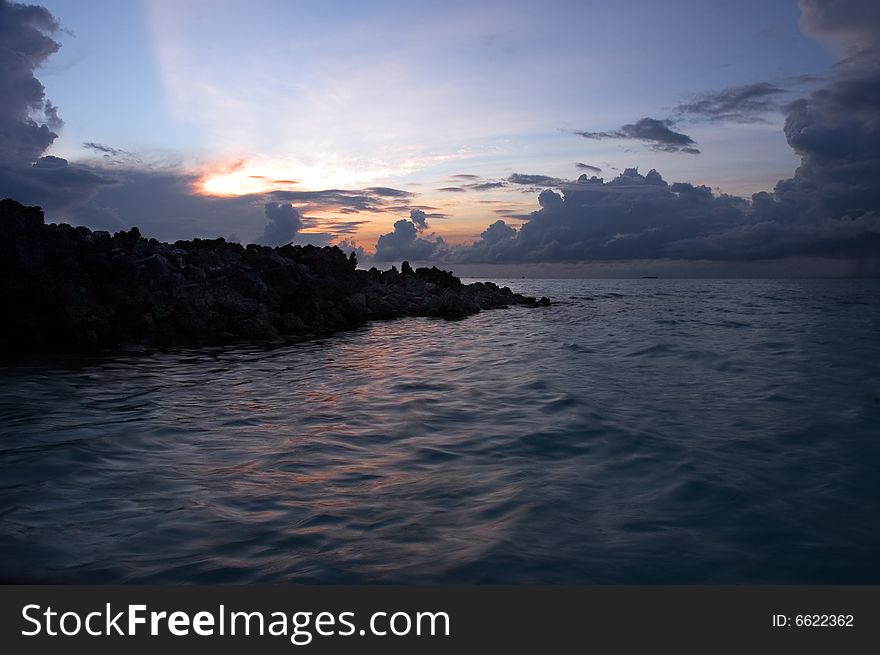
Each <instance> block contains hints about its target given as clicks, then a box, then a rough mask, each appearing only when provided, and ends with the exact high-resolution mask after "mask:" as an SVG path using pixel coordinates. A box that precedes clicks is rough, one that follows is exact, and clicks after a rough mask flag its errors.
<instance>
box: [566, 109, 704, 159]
mask: <svg viewBox="0 0 880 655" xmlns="http://www.w3.org/2000/svg"><path fill="white" fill-rule="evenodd" d="M674 126H675V123H674V122H673V121H672V120H670V119H668V118H667V119H662V120H661V119H657V118H642V119H640V120H638V121H636V122H635V123H628V124H626V125H623V126H621V127H620V129H618V130H614V131H611V132H586V131H583V130H575V134H577V135H578V136H582V137H584V138H585V139H593V140H603V139H628V140H632V141H641V142H643V143H645V144H647V145H648V146H649V147H650V148H651V149H652V150H656V151H658V152H684V153H687V154H689V155H698V154H700V151H699V150H698V149H697V147H696V142H695V141H694V140H693V139H692V138H691V137H689V136H688V135H687V134H684V133H682V132H676V131H675V130H673V129H672V128H673V127H674Z"/></svg>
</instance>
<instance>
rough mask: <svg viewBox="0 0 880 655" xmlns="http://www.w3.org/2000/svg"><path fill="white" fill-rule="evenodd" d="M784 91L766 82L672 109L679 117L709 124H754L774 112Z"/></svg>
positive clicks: (706, 96) (702, 97) (737, 88)
mask: <svg viewBox="0 0 880 655" xmlns="http://www.w3.org/2000/svg"><path fill="white" fill-rule="evenodd" d="M785 93H786V90H785V89H783V88H780V87H778V86H776V85H774V84H769V83H768V82H758V83H755V84H747V85H745V86H735V87H730V88H728V89H723V90H721V91H716V92H714V93H704V94H701V95H699V96H697V97H696V98H695V99H694V100H693V102H689V103H685V104H681V105H679V106H677V107H676V108H675V111H676V112H678V113H679V114H687V115H689V116H690V117H691V118H696V119H702V120H709V121H732V122H736V123H756V122H761V121H763V120H764V117H763V116H764V114H766V113H767V112H770V111H772V110H774V109H777V108H778V106H779V97H780V96H781V95H783V94H785Z"/></svg>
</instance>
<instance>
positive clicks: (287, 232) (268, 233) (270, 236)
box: [261, 202, 302, 246]
mask: <svg viewBox="0 0 880 655" xmlns="http://www.w3.org/2000/svg"><path fill="white" fill-rule="evenodd" d="M265 209H266V219H267V220H268V221H269V222H268V223H267V224H266V227H264V228H263V238H262V239H261V241H262V243H264V244H265V245H267V246H283V245H284V244H287V243H290V242H291V241H293V238H294V237H295V236H296V233H297V232H298V231H299V230H300V228H302V217H301V216H300V215H299V212H298V211H297V210H296V208H295V207H294V206H293V205H291V204H288V203H274V202H267V203H266V206H265Z"/></svg>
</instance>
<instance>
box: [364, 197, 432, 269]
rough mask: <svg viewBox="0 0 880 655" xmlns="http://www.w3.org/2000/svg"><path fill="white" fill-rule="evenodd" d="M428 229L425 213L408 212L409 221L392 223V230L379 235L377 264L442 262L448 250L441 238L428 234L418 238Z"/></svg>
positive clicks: (403, 220)
mask: <svg viewBox="0 0 880 655" xmlns="http://www.w3.org/2000/svg"><path fill="white" fill-rule="evenodd" d="M427 227H428V224H427V221H426V218H425V213H424V212H423V211H421V210H419V209H414V210H412V211H411V212H410V220H407V219H405V218H404V219H401V220H399V221H396V222H395V223H394V230H393V231H392V232H389V233H388V234H383V235H381V236H380V237H379V238H378V239H377V240H376V254H375V255H374V256H373V259H374V260H375V261H377V262H400V261H404V260H408V261H428V260H442V259H445V258H446V257H447V255H448V251H449V248H448V246H447V245H446V242H445V241H444V240H443V238H442V237H440V236H438V235H435V234H430V235H427V236H424V237H422V236H419V234H420V233H423V232H424V231H425V230H426V229H427Z"/></svg>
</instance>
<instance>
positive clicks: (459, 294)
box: [0, 200, 549, 351]
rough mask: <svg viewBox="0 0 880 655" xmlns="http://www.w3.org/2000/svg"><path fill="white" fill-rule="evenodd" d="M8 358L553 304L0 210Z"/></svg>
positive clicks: (213, 242)
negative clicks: (47, 351) (32, 352)
mask: <svg viewBox="0 0 880 655" xmlns="http://www.w3.org/2000/svg"><path fill="white" fill-rule="evenodd" d="M0 304H2V307H3V316H4V318H3V319H2V321H0V350H7V351H9V350H26V349H69V348H89V347H105V346H117V345H126V344H155V345H171V344H179V343H205V342H224V341H232V340H240V339H276V338H278V337H308V336H314V335H318V334H326V333H329V332H333V331H336V330H341V329H347V328H352V327H355V326H357V325H362V324H363V323H365V322H367V321H370V320H374V319H393V318H400V317H402V316H438V317H444V318H453V319H454V318H461V317H464V316H468V315H470V314H474V313H476V312H479V311H480V310H481V309H491V308H497V307H506V306H508V305H511V304H520V305H526V306H532V307H536V306H539V305H548V304H549V300H547V299H546V298H541V299H540V300H536V299H535V298H528V297H525V296H521V295H519V294H515V293H513V292H512V291H511V290H510V289H508V288H506V287H504V288H500V287H498V286H497V285H495V284H492V283H491V282H485V283H480V282H477V283H474V284H470V285H464V284H462V282H461V280H459V279H458V278H457V277H455V276H454V275H453V274H452V273H450V272H448V271H443V270H440V269H438V268H436V267H432V268H419V269H417V270H415V271H414V270H413V269H412V267H411V266H410V265H409V263H408V262H404V263H403V264H402V266H401V271H398V270H397V268H395V267H394V266H392V267H391V268H390V269H389V270H387V271H379V270H377V269H376V268H371V269H370V270H369V271H363V270H357V259H356V257H354V256H346V255H345V253H343V252H342V250H340V249H339V248H336V247H330V246H327V247H323V248H318V247H315V246H293V245H287V246H283V247H280V248H270V247H267V246H259V245H253V244H252V245H248V246H247V247H243V246H241V245H240V244H238V243H227V242H226V241H225V240H224V239H222V238H221V239H193V240H191V241H177V242H175V243H173V244H169V243H162V242H159V241H157V240H156V239H145V238H144V237H142V236H141V234H140V231H139V230H138V229H137V228H132V229H130V230H128V231H121V232H117V233H116V234H113V235H111V234H109V233H108V232H104V231H96V232H92V231H91V230H89V229H87V228H84V227H76V228H74V227H71V226H70V225H66V224H60V225H55V224H51V225H46V224H45V221H44V217H43V211H42V210H41V209H40V208H39V207H25V206H23V205H21V204H19V203H17V202H15V201H13V200H4V201H2V202H0Z"/></svg>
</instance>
